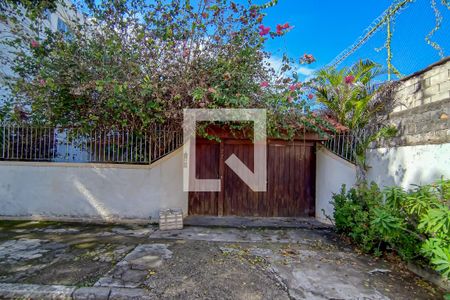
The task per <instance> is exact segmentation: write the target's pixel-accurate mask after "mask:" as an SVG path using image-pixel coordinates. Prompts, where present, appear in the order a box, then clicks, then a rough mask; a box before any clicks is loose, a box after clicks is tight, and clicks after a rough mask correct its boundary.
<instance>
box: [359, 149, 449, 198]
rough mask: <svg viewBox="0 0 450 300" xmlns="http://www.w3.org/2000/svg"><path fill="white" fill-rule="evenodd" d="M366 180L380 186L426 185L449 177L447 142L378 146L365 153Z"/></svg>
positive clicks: (406, 187) (406, 186) (408, 186)
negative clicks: (391, 146)
mask: <svg viewBox="0 0 450 300" xmlns="http://www.w3.org/2000/svg"><path fill="white" fill-rule="evenodd" d="M367 164H368V165H369V166H370V169H369V171H368V174H367V175H368V176H367V180H368V181H375V182H376V183H377V184H378V185H380V187H383V186H392V185H397V186H401V187H403V188H405V189H409V188H411V187H412V186H411V184H428V183H431V182H433V181H435V180H438V179H440V178H441V176H444V177H445V178H447V179H450V143H447V144H436V145H417V146H402V147H395V148H378V149H372V150H369V151H368V152H367Z"/></svg>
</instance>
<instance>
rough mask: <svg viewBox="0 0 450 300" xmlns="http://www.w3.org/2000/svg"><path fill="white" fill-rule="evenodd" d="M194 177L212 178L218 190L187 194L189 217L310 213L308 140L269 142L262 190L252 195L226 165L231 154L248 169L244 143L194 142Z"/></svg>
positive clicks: (311, 159) (311, 151)
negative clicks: (218, 181) (219, 183)
mask: <svg viewBox="0 0 450 300" xmlns="http://www.w3.org/2000/svg"><path fill="white" fill-rule="evenodd" d="M196 147H197V148H196V156H197V159H196V163H197V165H196V176H197V178H198V179H218V178H222V181H221V186H222V189H221V192H190V193H189V214H190V215H214V216H217V215H219V216H221V215H224V216H230V215H235V216H261V217H308V216H314V213H315V207H314V202H315V194H314V193H315V154H314V142H308V141H281V140H269V141H268V146H267V147H268V149H267V192H253V191H252V190H251V189H250V188H249V187H248V186H247V185H246V184H245V183H244V182H243V181H242V180H241V179H240V178H239V176H237V175H236V174H235V173H234V172H233V171H232V170H231V169H230V168H229V167H228V166H227V165H226V164H225V160H226V159H227V158H228V157H229V156H230V155H231V154H233V153H234V154H235V155H236V156H237V157H238V158H239V159H240V160H242V162H244V163H245V164H246V165H247V167H248V168H249V169H250V170H252V171H253V170H254V164H255V163H258V162H254V159H253V144H252V143H251V142H250V141H249V140H242V139H241V140H238V139H222V142H221V143H217V142H212V141H207V140H204V139H197V146H196Z"/></svg>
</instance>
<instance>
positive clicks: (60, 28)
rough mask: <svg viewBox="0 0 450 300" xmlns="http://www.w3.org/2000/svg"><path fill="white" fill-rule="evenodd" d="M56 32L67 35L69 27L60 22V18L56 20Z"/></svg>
mask: <svg viewBox="0 0 450 300" xmlns="http://www.w3.org/2000/svg"><path fill="white" fill-rule="evenodd" d="M58 31H59V32H62V33H69V27H68V26H67V24H66V22H64V21H63V20H61V18H58Z"/></svg>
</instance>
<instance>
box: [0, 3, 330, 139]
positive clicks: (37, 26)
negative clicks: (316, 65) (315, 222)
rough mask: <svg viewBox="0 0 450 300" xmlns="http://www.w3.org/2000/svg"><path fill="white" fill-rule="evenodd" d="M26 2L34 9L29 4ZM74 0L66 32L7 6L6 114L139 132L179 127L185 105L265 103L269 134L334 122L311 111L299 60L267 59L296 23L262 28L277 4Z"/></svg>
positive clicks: (20, 119)
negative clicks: (269, 45) (278, 63)
mask: <svg viewBox="0 0 450 300" xmlns="http://www.w3.org/2000/svg"><path fill="white" fill-rule="evenodd" d="M10 2H13V1H8V3H7V4H9V3H10ZM21 2H22V6H23V5H25V7H26V8H28V6H27V3H28V4H29V3H31V2H32V1H21ZM41 2H42V3H43V4H44V2H43V1H41ZM47 2H49V3H57V5H63V3H64V1H62V0H59V1H56V0H55V1H45V3H47ZM73 3H74V4H75V7H74V8H71V7H68V8H67V9H68V10H69V11H70V12H72V13H71V14H67V16H65V18H67V20H65V22H66V23H67V27H68V32H53V31H50V30H46V29H45V28H46V27H45V26H44V24H45V22H46V21H45V20H44V19H43V18H41V17H36V18H33V19H32V20H30V22H21V21H20V20H18V19H17V16H20V17H22V18H25V17H24V16H23V14H22V15H21V14H20V13H21V11H20V8H21V7H20V6H15V5H12V4H11V5H6V6H5V7H6V8H8V13H7V14H4V17H5V18H7V19H8V22H9V23H10V27H11V28H12V29H13V31H14V32H13V33H14V34H11V35H8V36H7V37H6V38H5V39H2V40H1V41H0V42H1V44H2V46H3V45H5V46H6V47H2V49H3V48H4V49H11V51H10V52H11V53H6V51H5V53H3V52H2V51H0V54H2V55H0V61H1V62H4V63H5V64H10V65H11V66H12V68H13V71H14V73H15V74H14V75H16V76H9V77H7V78H6V82H7V84H8V87H10V88H11V90H12V92H13V97H11V99H5V105H4V106H3V108H1V106H0V118H4V119H7V120H8V121H16V122H25V121H26V122H33V123H37V124H50V125H56V126H74V127H78V128H81V129H84V130H85V131H90V130H93V129H97V128H100V129H102V128H127V129H131V130H135V131H139V130H145V129H147V128H148V126H149V125H151V124H154V123H171V124H173V125H174V126H177V127H179V125H180V123H181V120H182V115H183V109H185V108H266V109H267V110H268V112H267V114H268V128H269V134H271V135H274V134H276V133H278V134H280V135H287V136H292V135H293V134H295V133H302V130H303V129H304V128H305V127H306V128H308V129H312V130H315V131H317V132H321V133H324V131H323V128H324V126H325V127H326V126H327V125H328V124H326V122H324V121H323V120H321V119H320V117H318V116H316V115H315V114H313V113H312V112H311V111H310V110H309V108H308V107H307V105H306V95H305V93H306V88H305V87H303V85H302V84H301V83H300V82H298V76H297V75H296V73H295V72H294V69H293V68H292V60H291V59H289V58H288V57H284V58H283V67H282V69H281V70H280V71H279V72H277V71H276V70H274V69H273V68H272V67H271V66H268V64H267V58H268V57H269V56H270V53H267V52H266V51H265V50H264V44H265V42H266V41H267V40H269V39H272V38H273V39H276V38H279V37H281V36H283V35H284V34H285V33H287V32H288V31H289V30H290V28H291V27H290V25H289V24H287V23H286V24H283V25H281V24H278V26H277V31H276V32H275V31H274V30H270V28H269V27H268V25H269V24H264V21H265V16H266V13H267V9H268V8H269V7H271V6H274V5H276V3H277V0H270V1H267V2H266V3H265V4H253V3H252V1H245V2H240V1H232V0H223V1H222V0H211V1H189V0H186V1H179V0H168V1H162V0H156V1H144V0H132V1H122V0H121V1H117V0H99V1H90V0H78V1H73ZM46 5H47V4H46ZM48 5H49V4H48ZM17 9H19V12H16V10H17ZM23 24H30V28H25V29H26V30H25V29H24V28H23ZM270 25H272V24H270ZM274 27H275V24H273V25H272V28H274ZM278 27H280V28H279V29H278ZM310 62H312V60H310V61H306V63H310ZM0 102H3V101H0ZM3 111H4V112H3ZM328 126H329V125H328Z"/></svg>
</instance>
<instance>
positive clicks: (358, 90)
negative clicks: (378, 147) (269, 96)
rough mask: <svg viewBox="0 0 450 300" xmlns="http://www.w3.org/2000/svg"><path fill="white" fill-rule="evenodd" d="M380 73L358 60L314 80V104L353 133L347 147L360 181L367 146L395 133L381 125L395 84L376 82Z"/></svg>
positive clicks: (373, 65) (365, 167) (389, 127)
mask: <svg viewBox="0 0 450 300" xmlns="http://www.w3.org/2000/svg"><path fill="white" fill-rule="evenodd" d="M381 74H383V69H382V68H381V66H380V65H378V64H376V63H374V62H372V61H370V60H360V61H358V62H357V63H355V64H354V65H353V66H351V67H349V68H342V69H340V70H337V69H336V68H328V69H322V70H320V71H319V72H318V73H317V77H316V79H315V85H314V89H315V91H316V99H317V101H318V102H320V103H322V104H323V105H325V106H326V108H327V110H328V113H329V114H330V115H331V116H333V117H334V118H335V119H336V120H337V121H338V122H339V123H341V124H342V125H344V126H346V127H347V128H348V129H349V130H350V131H352V132H353V133H354V137H355V139H354V140H353V139H352V142H351V144H349V147H351V148H352V149H353V151H354V156H355V159H356V163H357V165H358V166H359V168H358V169H359V172H358V173H359V174H358V179H360V180H364V179H365V171H366V169H367V166H366V162H365V153H366V150H367V149H368V147H369V145H370V143H372V142H374V141H376V140H378V139H380V138H383V137H391V136H393V135H395V133H396V129H395V128H394V127H392V126H384V125H383V123H384V122H385V121H386V119H387V117H388V114H389V112H390V110H391V109H392V105H391V104H392V103H393V101H392V100H393V99H392V98H393V97H392V96H391V95H390V92H392V91H393V87H395V85H393V84H384V85H382V84H379V83H377V82H376V77H378V76H379V75H381ZM362 129H364V130H363V131H362ZM353 143H356V144H353Z"/></svg>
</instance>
